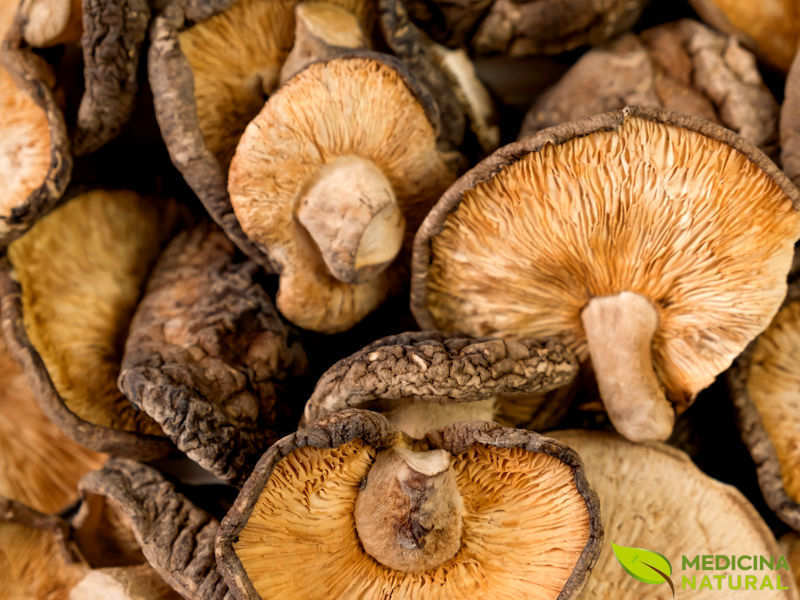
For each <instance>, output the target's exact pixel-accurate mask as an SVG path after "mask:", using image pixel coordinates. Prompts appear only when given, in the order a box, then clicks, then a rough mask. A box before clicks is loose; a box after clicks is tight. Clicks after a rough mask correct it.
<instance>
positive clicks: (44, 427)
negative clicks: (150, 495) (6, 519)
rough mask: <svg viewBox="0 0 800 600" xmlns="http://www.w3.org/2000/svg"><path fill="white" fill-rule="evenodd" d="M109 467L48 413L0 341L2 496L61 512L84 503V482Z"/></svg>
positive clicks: (0, 483) (43, 509)
mask: <svg viewBox="0 0 800 600" xmlns="http://www.w3.org/2000/svg"><path fill="white" fill-rule="evenodd" d="M54 461H56V463H57V466H55V465H54ZM104 461H105V456H103V455H102V454H98V453H96V452H92V451H91V450H88V449H86V448H84V447H83V446H81V445H79V444H76V443H75V442H74V441H73V440H72V439H71V438H69V437H67V436H66V435H64V433H63V432H62V431H61V430H60V429H59V428H58V427H57V426H56V425H55V424H54V423H53V422H52V421H50V419H48V418H47V416H46V415H45V414H44V413H43V412H42V409H41V408H40V407H39V404H38V402H37V401H36V394H35V393H34V391H33V390H32V389H31V387H30V385H29V384H28V381H27V379H26V378H25V374H24V373H23V372H22V369H21V368H20V366H19V364H18V363H17V361H15V360H14V359H13V358H12V356H11V354H10V353H9V351H8V348H7V347H6V344H5V342H4V340H3V338H2V336H0V496H5V497H6V498H10V499H12V500H17V501H19V502H22V503H24V504H26V505H28V506H30V507H31V508H34V509H36V510H39V511H42V512H45V513H54V512H57V511H59V510H61V509H63V508H64V507H65V506H67V505H68V504H70V503H71V502H73V501H74V500H75V499H76V498H77V497H78V480H79V479H80V478H81V477H82V476H83V475H84V474H85V473H88V472H89V471H92V470H94V469H97V468H99V467H100V466H101V465H102V464H103V462H104Z"/></svg>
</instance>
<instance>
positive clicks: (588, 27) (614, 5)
mask: <svg viewBox="0 0 800 600" xmlns="http://www.w3.org/2000/svg"><path fill="white" fill-rule="evenodd" d="M646 4H647V0H610V1H609V0H533V1H532V2H518V1H515V0H495V1H494V3H493V4H492V6H491V8H490V9H489V11H488V14H487V15H486V17H485V18H484V19H483V21H481V24H480V26H479V27H478V31H477V32H476V34H475V36H474V37H473V38H472V46H473V48H474V49H475V50H476V51H477V52H478V53H480V54H489V53H496V52H502V53H504V54H509V55H511V56H523V55H527V54H557V53H559V52H564V51H566V50H571V49H573V48H577V47H578V46H582V45H584V44H592V45H595V44H600V43H602V42H605V41H606V40H608V39H610V38H612V37H614V36H615V35H617V34H620V33H622V32H624V31H627V30H628V29H630V28H631V27H632V26H633V24H634V23H635V22H636V20H637V19H638V18H639V15H640V14H641V13H642V10H643V9H644V7H645V5H646Z"/></svg>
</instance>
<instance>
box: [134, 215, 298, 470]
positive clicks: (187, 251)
mask: <svg viewBox="0 0 800 600" xmlns="http://www.w3.org/2000/svg"><path fill="white" fill-rule="evenodd" d="M257 271H258V266H257V265H256V264H255V263H254V262H253V261H250V260H243V259H242V258H241V256H240V255H238V254H236V253H235V247H234V245H233V243H232V242H230V240H228V238H227V237H226V236H225V234H224V233H223V232H222V231H221V230H220V229H218V228H217V227H216V226H214V225H211V224H209V223H204V224H201V225H199V226H196V227H194V228H193V229H191V230H189V231H185V232H183V233H181V234H179V235H177V236H176V237H175V238H174V239H173V240H172V241H171V242H170V244H169V245H168V246H167V248H166V249H165V250H164V252H162V254H161V256H160V258H159V260H158V263H157V264H156V266H155V267H154V269H153V272H152V274H151V275H150V277H149V280H148V284H147V289H146V290H145V292H144V296H143V298H142V300H141V301H140V303H139V306H138V308H137V309H136V314H135V315H134V317H133V320H132V321H131V325H130V333H129V334H128V339H127V342H126V344H125V354H124V357H123V360H122V369H121V374H120V376H119V386H120V389H121V390H122V391H123V393H124V394H125V395H126V396H127V397H128V398H129V399H130V400H131V401H132V402H133V403H134V404H135V405H136V406H138V407H139V408H141V409H142V410H144V411H145V412H146V413H147V414H148V415H150V416H151V417H152V418H153V419H155V421H156V422H157V423H158V424H159V425H160V426H161V428H162V429H163V431H164V433H166V434H167V435H168V436H169V438H170V439H171V440H172V441H173V442H174V443H175V445H176V446H177V447H178V448H179V449H180V450H183V451H184V452H186V453H187V454H188V455H189V457H191V458H192V459H194V460H195V461H197V462H198V463H199V464H200V465H202V466H203V467H205V468H206V469H208V470H209V471H211V472H212V473H214V474H215V475H217V476H218V477H220V478H222V479H226V480H232V481H243V480H244V478H245V477H246V476H247V474H248V473H249V472H250V469H251V468H252V466H253V465H254V464H255V462H256V461H257V460H258V458H259V457H260V456H261V454H263V453H264V452H265V451H266V449H267V448H268V447H269V446H270V445H271V444H272V443H273V442H275V441H276V440H277V438H278V433H276V432H279V431H289V430H291V429H292V427H291V425H290V423H291V421H292V419H296V418H297V413H298V412H299V411H298V406H297V404H296V403H292V402H291V396H290V395H289V393H290V392H291V385H290V384H291V378H292V377H297V376H299V375H301V374H302V373H303V372H304V370H305V367H306V362H307V361H306V356H305V353H304V352H303V349H302V348H301V347H300V345H299V344H298V343H297V342H296V341H294V340H292V339H291V338H290V335H289V330H288V328H287V327H286V325H285V324H284V323H283V322H282V321H281V320H280V318H279V317H278V314H277V311H276V310H275V308H274V306H273V305H272V302H271V301H270V299H269V296H268V295H267V293H266V292H265V291H264V289H263V288H262V287H261V286H260V285H259V284H258V283H257V282H256V281H254V275H255V274H256V273H257Z"/></svg>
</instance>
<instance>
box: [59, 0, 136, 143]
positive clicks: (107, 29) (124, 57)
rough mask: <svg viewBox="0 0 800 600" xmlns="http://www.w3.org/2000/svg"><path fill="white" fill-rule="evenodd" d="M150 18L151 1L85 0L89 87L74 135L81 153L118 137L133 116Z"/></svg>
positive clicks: (84, 40) (85, 59) (86, 80)
mask: <svg viewBox="0 0 800 600" xmlns="http://www.w3.org/2000/svg"><path fill="white" fill-rule="evenodd" d="M149 21H150V6H149V4H148V2H147V0H119V1H115V2H107V1H105V0H84V1H83V35H82V38H81V45H82V47H83V63H84V86H85V90H84V93H83V97H82V98H81V104H80V108H79V109H78V121H77V124H76V129H75V133H74V136H73V146H74V150H75V153H76V154H77V155H83V154H88V153H90V152H94V151H95V150H97V149H98V148H100V147H101V146H103V145H104V144H105V143H106V142H108V141H110V140H112V139H113V138H115V137H116V136H117V135H118V134H119V133H120V131H121V130H122V128H123V126H124V125H125V124H126V123H127V121H128V119H129V118H130V116H131V113H132V112H133V108H134V104H135V101H136V92H137V90H138V78H137V73H138V70H139V55H140V52H141V49H142V43H143V42H144V39H145V34H146V33H147V26H148V23H149Z"/></svg>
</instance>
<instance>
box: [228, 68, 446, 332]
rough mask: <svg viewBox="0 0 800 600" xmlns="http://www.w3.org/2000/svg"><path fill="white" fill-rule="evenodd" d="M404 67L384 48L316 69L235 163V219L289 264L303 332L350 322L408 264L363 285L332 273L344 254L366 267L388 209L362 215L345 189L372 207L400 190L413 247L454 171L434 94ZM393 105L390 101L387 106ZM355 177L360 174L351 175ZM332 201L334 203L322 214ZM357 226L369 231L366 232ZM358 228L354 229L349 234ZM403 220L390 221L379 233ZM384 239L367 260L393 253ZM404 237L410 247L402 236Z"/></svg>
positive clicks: (286, 281) (284, 290) (293, 310)
mask: <svg viewBox="0 0 800 600" xmlns="http://www.w3.org/2000/svg"><path fill="white" fill-rule="evenodd" d="M390 65H391V66H390ZM396 66H397V67H398V68H399V65H396V62H393V61H392V60H391V59H390V57H388V56H387V57H385V58H384V57H383V56H382V55H377V54H365V55H354V56H349V57H342V58H337V59H333V60H330V61H327V62H317V63H314V64H312V65H310V66H309V67H307V68H306V69H304V70H303V71H301V72H300V73H299V74H298V75H296V76H295V77H293V78H292V79H291V80H289V81H288V82H286V83H285V84H284V85H283V86H281V88H280V89H279V90H278V91H277V92H276V93H275V94H274V95H273V96H272V97H271V98H270V99H269V101H268V102H267V103H266V104H265V105H264V108H263V110H262V111H261V112H260V113H259V115H258V116H257V117H256V118H255V119H254V120H253V121H252V123H251V124H250V125H249V126H248V127H247V129H246V131H245V133H244V134H243V135H242V138H241V140H240V142H239V146H238V148H237V150H236V156H235V157H234V159H233V161H232V163H231V169H230V180H229V186H228V189H229V192H230V198H231V204H232V205H233V208H234V210H235V211H236V217H237V219H238V220H239V222H240V223H241V225H242V229H243V230H244V231H245V233H246V234H247V235H248V237H249V238H250V239H252V240H253V241H254V242H256V243H257V244H258V245H259V246H260V247H262V248H264V249H265V250H266V251H267V252H268V253H269V255H270V256H271V257H272V258H273V260H274V261H275V262H276V263H277V264H278V265H279V267H280V269H279V270H280V273H281V279H280V289H279V291H278V297H277V306H278V309H279V310H280V311H281V312H282V313H283V314H284V316H286V317H287V318H288V319H289V320H290V321H292V322H294V323H296V324H297V325H300V326H301V327H304V328H306V329H313V330H317V331H323V332H326V333H332V332H336V331H342V330H345V329H348V328H350V327H351V326H352V325H354V324H355V323H356V322H358V321H359V320H361V319H362V318H363V317H364V316H365V315H366V314H367V313H369V312H370V311H371V310H373V309H374V308H376V307H377V306H378V304H380V303H381V302H382V301H383V300H384V298H385V297H386V295H387V294H388V292H389V289H390V287H391V286H392V285H394V284H395V282H396V281H397V279H398V277H399V276H400V274H401V273H402V270H403V269H404V268H405V267H404V265H403V264H402V261H395V262H394V263H392V264H391V266H389V268H388V269H386V270H380V271H379V272H377V273H375V272H374V271H370V272H368V273H366V275H365V277H366V281H364V282H363V283H348V282H347V281H344V280H342V279H343V277H342V276H340V275H337V276H336V277H335V276H334V275H333V274H332V271H331V266H330V261H329V260H328V259H329V258H331V257H332V258H333V259H338V258H339V257H340V256H342V262H343V263H344V264H347V265H351V264H352V265H354V266H355V268H356V269H359V264H358V261H359V258H360V257H361V256H362V252H361V249H362V247H363V241H364V240H366V239H367V238H368V237H369V235H368V234H369V231H370V230H369V227H371V226H372V225H373V224H374V223H375V221H378V220H379V218H380V215H381V214H382V213H372V212H370V213H369V214H368V215H361V214H360V213H358V211H357V210H356V209H357V208H358V207H359V206H360V205H359V204H358V200H359V198H360V197H359V196H358V195H355V192H352V193H346V192H347V189H360V187H359V186H361V188H363V191H364V193H365V194H369V200H370V202H371V200H373V199H378V198H383V196H384V195H386V196H387V197H388V196H393V199H391V198H390V199H389V200H387V202H388V204H386V206H387V207H399V211H400V213H399V218H404V219H405V222H406V227H405V243H410V240H411V237H412V235H413V233H414V231H416V228H417V226H418V225H419V223H420V222H421V221H422V218H423V216H424V214H425V212H426V211H427V210H428V208H429V207H430V206H431V204H432V203H433V201H434V199H435V198H436V197H438V195H439V194H440V193H441V192H442V191H443V190H444V188H445V187H446V186H447V185H448V184H449V182H451V181H453V179H454V177H455V174H454V173H453V172H452V171H451V170H450V168H449V167H448V166H447V164H446V163H445V161H444V160H443V157H442V155H441V154H440V153H439V151H438V150H437V148H436V132H435V130H434V127H433V125H432V124H431V121H430V120H429V118H428V115H427V114H426V109H427V108H430V107H431V106H432V105H431V102H432V101H431V100H430V98H429V97H427V96H425V95H424V93H423V92H422V91H421V90H417V89H414V88H412V87H411V84H410V83H409V80H408V79H406V78H405V77H404V76H403V74H402V73H401V72H400V71H398V70H397V68H396ZM387 106H391V107H392V110H391V111H390V112H388V113H387V111H386V107H387ZM276 149H280V150H279V151H278V150H276ZM350 174H354V175H353V176H354V177H358V178H357V179H355V180H351V179H348V177H349V175H350ZM318 185H319V187H320V188H321V189H320V191H319V193H317V186H318ZM333 189H335V190H337V191H339V194H340V195H335V194H333V193H331V190H333ZM376 202H377V200H376ZM326 203H329V204H330V206H329V207H328V209H327V210H323V207H325V206H327V204H326ZM363 204H364V205H367V204H368V202H367V200H365V201H364V202H363ZM370 206H372V204H370ZM375 206H376V207H377V208H380V206H383V205H380V206H378V205H377V204H376V205H375ZM306 208H308V211H306ZM296 210H297V214H296ZM333 210H335V211H337V212H338V214H337V218H336V219H333V218H332V217H331V214H330V212H329V211H333ZM381 210H382V209H381ZM356 213H358V214H356ZM392 214H393V215H395V213H392ZM362 217H364V221H363V222H362V221H361V219H362ZM393 218H394V217H393ZM301 220H302V222H303V224H301ZM357 221H358V223H359V224H361V225H364V224H366V223H368V224H369V227H367V228H366V229H364V228H358V227H357V226H356V225H355V223H356V222H357ZM351 224H354V225H353V226H354V227H355V230H354V231H351V230H350V229H348V227H349V225H351ZM317 225H320V227H317ZM323 225H324V227H323ZM398 227H400V229H399V231H400V232H401V233H402V225H400V226H398ZM398 227H395V225H394V222H392V223H389V224H387V225H386V227H381V228H380V231H381V232H383V231H389V232H390V233H391V232H394V231H396V230H397V228H398ZM362 234H363V236H362ZM353 236H357V237H356V238H355V239H356V241H359V240H360V243H359V245H358V251H357V253H355V254H354V255H352V254H350V253H349V249H352V250H353V252H356V250H355V245H351V244H350V241H351V238H352V237H353ZM312 237H313V239H312ZM377 241H378V242H379V243H378V244H377V248H378V249H377V250H376V251H375V252H376V254H380V258H378V259H375V260H374V261H372V260H367V261H366V265H367V266H369V265H372V264H375V266H376V267H378V268H380V269H383V268H385V267H386V265H387V264H389V262H391V260H392V258H393V257H394V254H391V255H387V256H384V254H383V253H382V252H381V250H380V248H383V244H381V243H380V242H382V241H383V238H382V236H378V238H377ZM398 241H399V243H400V244H402V243H403V239H402V237H401V238H400V239H399V240H398ZM326 242H329V243H326ZM393 248H397V249H399V245H398V246H393ZM340 249H341V250H342V253H343V254H342V255H338V254H337V253H338V252H339V251H340ZM397 249H395V250H393V252H394V253H395V254H396V252H397Z"/></svg>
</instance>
